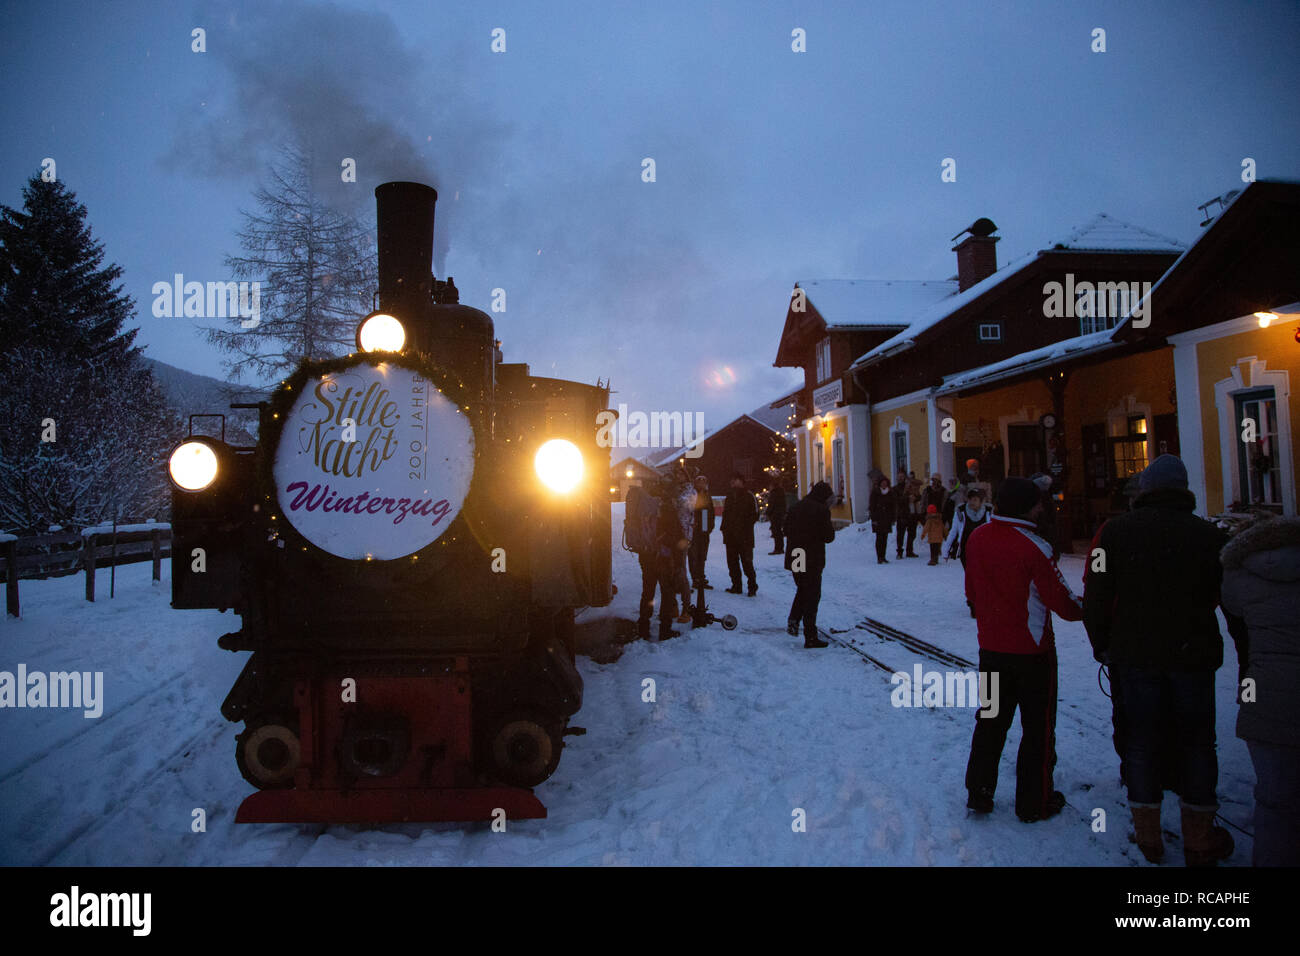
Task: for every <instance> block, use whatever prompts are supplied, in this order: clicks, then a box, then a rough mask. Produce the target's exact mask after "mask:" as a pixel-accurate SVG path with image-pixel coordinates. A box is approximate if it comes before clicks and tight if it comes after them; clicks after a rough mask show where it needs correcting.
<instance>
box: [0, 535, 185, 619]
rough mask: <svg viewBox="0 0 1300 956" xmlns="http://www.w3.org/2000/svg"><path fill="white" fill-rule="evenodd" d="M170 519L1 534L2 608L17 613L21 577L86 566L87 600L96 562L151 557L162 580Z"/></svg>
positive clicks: (131, 561)
mask: <svg viewBox="0 0 1300 956" xmlns="http://www.w3.org/2000/svg"><path fill="white" fill-rule="evenodd" d="M171 540H172V531H171V525H169V524H165V523H161V522H160V523H150V524H147V525H141V524H132V525H120V526H119V527H118V528H117V530H116V532H115V531H114V530H113V528H112V527H111V526H104V525H100V526H97V527H95V528H87V529H86V530H85V531H56V532H53V533H51V534H38V535H32V536H30V537H26V538H18V537H15V536H13V535H0V569H3V573H4V579H5V610H6V612H7V613H8V614H9V615H10V616H11V617H18V616H19V604H18V580H19V579H20V578H47V577H61V576H63V575H67V574H75V573H77V572H78V571H84V572H85V574H86V600H87V601H93V600H95V570H96V568H106V567H112V566H115V565H119V564H134V563H136V562H139V561H152V562H153V579H154V580H155V581H160V580H162V559H163V558H168V557H171Z"/></svg>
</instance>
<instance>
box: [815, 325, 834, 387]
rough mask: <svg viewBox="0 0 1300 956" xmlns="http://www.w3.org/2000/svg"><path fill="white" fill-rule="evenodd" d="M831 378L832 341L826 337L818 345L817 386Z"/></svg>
mask: <svg viewBox="0 0 1300 956" xmlns="http://www.w3.org/2000/svg"><path fill="white" fill-rule="evenodd" d="M830 377H831V340H830V337H829V336H828V337H826V338H824V339H822V340H821V341H820V342H818V343H817V384H818V385H820V384H821V383H822V382H824V381H826V380H827V379H828V378H830Z"/></svg>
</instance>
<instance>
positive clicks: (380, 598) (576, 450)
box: [170, 182, 613, 823]
mask: <svg viewBox="0 0 1300 956" xmlns="http://www.w3.org/2000/svg"><path fill="white" fill-rule="evenodd" d="M375 197H376V204H377V218H378V265H379V274H378V279H379V288H378V302H377V305H378V307H377V309H376V310H375V311H374V312H372V313H371V314H370V315H368V316H365V317H359V318H360V321H359V324H358V329H357V350H356V351H355V352H354V353H352V354H350V355H347V356H341V357H339V358H337V359H333V360H329V361H322V362H305V363H303V364H302V365H300V366H299V367H298V368H297V369H296V371H295V372H294V373H293V374H292V375H290V376H289V377H288V378H287V379H286V380H285V381H284V382H283V383H282V384H281V385H280V387H279V388H277V389H276V390H275V391H274V392H273V393H272V394H271V396H270V398H269V400H268V401H265V402H261V403H257V404H256V405H243V406H232V408H256V409H257V414H258V421H259V428H258V438H257V441H256V444H255V445H253V446H249V447H241V446H237V445H234V444H231V443H227V442H226V440H225V421H224V417H222V419H221V435H220V436H219V437H218V436H217V435H210V434H196V433H195V428H194V422H195V418H198V417H199V416H193V417H191V419H190V435H189V437H188V438H187V439H186V440H185V441H184V442H182V443H181V444H180V445H179V446H178V447H177V448H176V450H175V451H174V452H173V454H172V457H171V461H170V471H171V476H172V481H173V485H174V489H173V497H172V512H173V535H174V540H173V567H172V607H174V608H182V609H184V608H219V609H221V610H226V609H230V610H233V611H234V613H235V614H237V615H239V616H240V618H241V623H242V626H241V627H240V629H239V630H238V631H234V632H232V633H229V634H226V635H224V636H223V637H222V638H221V639H220V641H219V643H220V646H221V647H223V648H225V649H227V650H230V651H236V652H251V653H250V656H249V658H248V661H247V663H246V665H245V667H244V669H243V672H242V673H241V674H240V676H239V678H238V680H237V681H236V683H235V685H234V687H233V688H231V690H230V693H229V694H228V696H227V697H226V699H225V701H224V703H223V704H222V707H221V710H222V714H223V715H224V716H225V717H226V718H227V719H229V720H230V721H232V722H236V723H242V724H243V729H242V730H241V731H240V732H239V733H238V735H237V737H236V741H235V759H236V763H237V764H238V767H239V770H240V773H241V774H242V775H243V777H244V779H245V780H247V781H248V782H249V783H250V784H252V785H253V786H254V787H255V788H257V791H256V792H255V793H253V794H252V795H250V796H249V797H248V798H247V799H245V800H244V802H243V804H242V805H241V806H240V809H239V812H238V815H237V818H236V819H237V820H238V821H239V822H292V821H301V822H359V823H376V822H387V821H401V820H420V821H434V820H478V819H488V818H490V817H491V816H493V815H494V813H496V812H497V811H499V810H501V811H504V812H505V813H506V815H507V816H508V817H512V818H520V817H539V816H545V813H546V811H545V808H544V807H543V806H542V805H541V803H540V801H538V800H537V798H536V797H535V796H534V794H533V793H532V790H531V788H532V787H534V786H536V785H537V784H539V783H541V782H542V781H543V780H545V779H546V778H547V777H548V776H550V774H551V773H552V772H553V771H554V770H555V769H556V766H557V764H558V762H559V759H560V753H561V751H562V749H563V746H564V738H565V736H566V735H567V734H572V733H580V732H581V729H580V728H571V727H570V726H569V722H570V720H571V719H572V718H573V716H574V715H575V714H576V713H577V711H578V709H579V708H580V707H581V706H582V691H583V687H582V678H581V677H580V676H579V674H578V671H577V670H576V668H575V662H574V650H575V648H574V614H575V612H576V611H577V610H579V609H581V608H583V607H587V606H599V605H605V604H608V603H609V601H610V600H611V596H612V591H613V588H612V582H611V568H610V560H611V532H610V503H609V497H608V493H607V490H606V480H605V479H606V476H607V474H608V470H609V450H608V448H605V447H602V446H601V444H599V443H598V441H597V438H596V434H597V425H596V423H597V416H598V414H599V413H600V412H601V411H603V410H605V409H606V408H607V406H608V404H609V391H608V388H607V387H605V386H603V385H599V384H598V385H594V386H593V385H588V384H583V383H579V382H572V381H564V380H561V379H553V378H541V377H538V376H534V375H531V374H529V370H528V366H527V365H524V364H507V363H503V362H502V361H501V353H500V351H499V350H498V348H497V342H496V340H495V338H494V331H493V324H492V320H491V318H490V317H489V316H488V315H486V314H485V313H483V312H481V311H479V310H477V309H474V308H470V307H468V306H465V305H461V304H460V303H459V296H458V293H457V291H456V288H455V285H454V283H453V282H452V281H451V280H450V279H448V280H447V281H445V282H444V281H438V280H436V279H435V278H434V277H433V276H432V272H431V266H432V255H433V226H434V210H435V203H436V201H437V193H436V192H435V191H434V190H433V189H431V188H430V187H428V186H425V185H422V184H418V183H404V182H396V183H386V184H384V185H381V186H379V187H378V188H376V190H375Z"/></svg>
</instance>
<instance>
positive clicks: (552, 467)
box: [533, 438, 582, 494]
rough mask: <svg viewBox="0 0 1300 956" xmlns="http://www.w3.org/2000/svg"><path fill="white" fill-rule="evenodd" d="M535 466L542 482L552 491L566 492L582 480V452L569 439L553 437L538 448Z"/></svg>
mask: <svg viewBox="0 0 1300 956" xmlns="http://www.w3.org/2000/svg"><path fill="white" fill-rule="evenodd" d="M533 468H534V469H535V470H536V471H537V477H538V478H540V479H541V480H542V484H544V485H546V487H547V488H550V489H551V490H552V491H558V492H560V494H565V493H566V492H570V491H572V490H573V489H574V488H576V487H577V486H578V482H580V481H582V452H580V451H578V446H577V445H575V444H574V443H573V442H571V441H568V440H567V439H564V438H552V439H551V440H550V441H548V442H546V443H545V444H543V445H542V447H541V448H539V449H537V455H536V456H535V457H534V458H533Z"/></svg>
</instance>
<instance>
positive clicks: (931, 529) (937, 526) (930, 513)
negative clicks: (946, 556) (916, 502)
mask: <svg viewBox="0 0 1300 956" xmlns="http://www.w3.org/2000/svg"><path fill="white" fill-rule="evenodd" d="M921 535H922V537H924V538H925V540H926V541H928V542H929V543H930V564H931V565H935V564H938V563H939V549H940V548H942V547H943V515H941V514H939V506H938V505H926V507H925V526H924V527H923V528H922V529H921Z"/></svg>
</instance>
